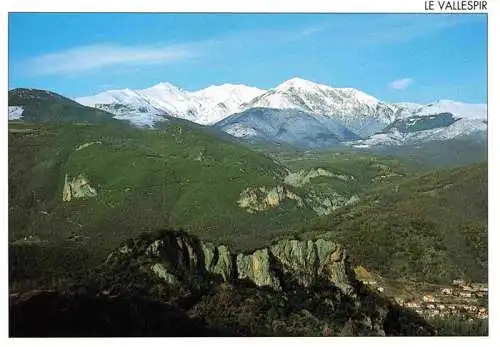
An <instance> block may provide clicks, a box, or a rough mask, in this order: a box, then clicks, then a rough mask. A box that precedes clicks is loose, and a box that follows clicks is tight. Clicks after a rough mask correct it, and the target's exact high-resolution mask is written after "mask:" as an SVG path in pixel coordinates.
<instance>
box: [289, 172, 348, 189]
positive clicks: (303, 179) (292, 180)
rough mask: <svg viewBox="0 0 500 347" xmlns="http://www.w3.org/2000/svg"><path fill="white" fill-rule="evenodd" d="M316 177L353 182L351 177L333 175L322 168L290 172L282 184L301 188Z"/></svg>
mask: <svg viewBox="0 0 500 347" xmlns="http://www.w3.org/2000/svg"><path fill="white" fill-rule="evenodd" d="M316 177H332V178H336V179H339V180H342V181H354V180H355V178H354V177H353V176H350V175H349V176H348V175H345V174H342V173H334V172H331V171H328V170H325V169H322V168H316V169H310V170H299V171H296V172H290V173H289V174H288V175H287V176H285V179H284V182H285V183H286V184H289V185H291V186H294V187H302V186H304V185H306V184H308V183H309V182H310V181H311V180H312V179H313V178H316Z"/></svg>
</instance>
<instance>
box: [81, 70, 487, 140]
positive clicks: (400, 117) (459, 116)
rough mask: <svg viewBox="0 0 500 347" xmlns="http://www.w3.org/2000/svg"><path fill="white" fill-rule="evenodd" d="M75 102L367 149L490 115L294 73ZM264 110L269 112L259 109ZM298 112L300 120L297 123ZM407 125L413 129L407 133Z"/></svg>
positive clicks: (152, 118) (122, 114) (446, 132)
mask: <svg viewBox="0 0 500 347" xmlns="http://www.w3.org/2000/svg"><path fill="white" fill-rule="evenodd" d="M75 100H76V101H77V102H79V103H81V104H84V105H87V106H92V107H97V108H100V109H103V110H105V111H108V112H111V113H113V114H115V118H118V119H128V120H130V121H131V122H132V123H134V124H136V125H138V126H153V125H154V124H155V123H156V122H161V121H164V120H165V119H166V118H167V117H166V116H170V117H177V118H183V119H187V120H190V121H192V122H195V123H199V124H203V125H215V126H219V127H220V128H222V129H223V130H224V131H226V132H228V133H229V134H231V135H233V136H236V137H244V138H248V137H265V138H272V139H273V140H276V139H275V137H280V138H281V140H283V139H285V138H286V141H291V142H294V141H295V142H300V143H304V141H303V139H302V140H301V139H299V137H300V136H302V137H305V138H307V141H309V142H310V143H314V145H315V146H316V142H318V141H317V140H318V136H320V137H321V136H324V137H325V136H326V138H329V140H328V141H324V143H325V144H326V143H333V142H336V141H337V140H340V141H354V140H356V141H355V142H352V143H351V142H349V144H352V145H356V146H365V147H369V146H380V145H396V144H401V143H407V142H409V141H410V142H411V141H425V140H426V139H431V138H443V139H447V138H453V137H455V136H460V134H469V135H470V134H476V133H478V132H480V131H483V130H481V129H483V128H484V127H485V126H486V124H484V123H482V122H481V121H485V120H486V118H487V107H486V105H484V104H466V103H461V102H457V101H451V100H438V101H436V102H434V103H430V104H427V105H421V104H417V103H410V102H401V103H386V102H383V101H381V100H379V99H377V98H375V97H373V96H371V95H368V94H366V93H364V92H362V91H360V90H357V89H355V88H333V87H330V86H328V85H325V84H319V83H314V82H311V81H308V80H304V79H301V78H297V77H295V78H292V79H289V80H287V81H285V82H283V83H281V84H279V85H278V86H276V87H275V88H271V89H269V90H262V89H259V88H254V87H250V86H247V85H243V84H222V85H212V86H209V87H207V88H205V89H202V90H199V91H194V92H188V91H185V90H182V89H181V88H178V87H176V86H174V85H172V84H170V83H159V84H157V85H154V86H152V87H150V88H146V89H141V90H131V89H123V90H110V91H107V92H103V93H100V94H97V95H95V96H90V97H82V98H77V99H75ZM262 109H268V110H269V112H267V113H265V114H264V113H262V112H263V111H262ZM251 110H261V111H259V112H261V114H262V115H261V116H260V118H259V117H256V116H255V115H256V114H257V113H258V112H257V113H256V112H253V113H252V112H250V113H245V117H239V118H238V119H237V120H235V119H234V118H231V116H232V115H241V114H242V113H244V112H245V111H251ZM277 110H279V111H282V112H277ZM287 113H290V115H287ZM443 114H448V116H447V117H448V118H447V119H448V120H447V121H446V122H444V123H443V122H441V123H439V122H438V120H439V119H445V118H446V117H445V116H444V115H443ZM292 115H293V116H292ZM450 115H451V116H450ZM270 117H278V118H279V119H276V120H275V121H273V122H272V124H273V125H272V126H271V128H272V129H271V128H268V126H269V124H270V123H269V122H270V121H271V119H270ZM299 117H304V119H303V120H302V121H301V120H300V119H299ZM450 117H451V120H450ZM426 118H427V119H426ZM434 118H438V119H434ZM228 119H231V122H232V123H231V124H229V123H223V124H221V121H224V120H228ZM286 120H291V121H293V126H292V125H290V124H285V123H284V121H286ZM458 120H460V122H459V123H458V122H457V121H458ZM465 120H474V121H479V123H478V122H472V123H471V122H465ZM259 122H264V123H262V124H259ZM266 122H267V123H266ZM455 122H457V124H455ZM250 123H251V124H250ZM391 126H395V127H396V128H395V129H392V128H391ZM308 127H309V128H308ZM265 129H266V130H265ZM279 129H281V131H284V130H283V129H286V132H287V135H286V136H284V135H282V134H281V133H280V134H278V132H277V131H279ZM405 129H407V130H408V129H413V130H411V133H407V131H405ZM471 129H472V130H471ZM264 130H265V131H264ZM396 130H397V131H396ZM308 131H309V133H308ZM264 133H265V134H264ZM360 138H361V140H359V139H360ZM314 139H316V140H314Z"/></svg>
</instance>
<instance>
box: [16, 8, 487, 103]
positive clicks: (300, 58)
mask: <svg viewBox="0 0 500 347" xmlns="http://www.w3.org/2000/svg"><path fill="white" fill-rule="evenodd" d="M486 59H487V23H486V15H444V14H439V15H427V14H95V13H94V14H93V13H89V14H84V13H81V14H48V13H41V14H37V13H32V14H21V13H16V14H10V15H9V89H11V88H17V87H31V88H41V89H49V90H52V91H55V92H58V93H61V94H63V95H66V96H69V97H77V96H84V95H91V94H95V93H98V92H101V91H104V90H108V89H121V88H132V89H139V88H146V87H149V86H151V85H154V84H156V83H159V82H170V83H172V84H174V85H176V86H178V87H181V88H183V89H186V90H197V89H201V88H204V87H207V86H209V85H212V84H222V83H244V84H248V85H252V86H256V87H260V88H271V87H274V86H276V85H278V84H279V83H281V82H283V81H284V80H287V79H289V78H292V77H301V78H304V79H308V80H311V81H314V82H318V83H325V84H328V85H331V86H334V87H354V88H357V89H360V90H363V91H364V92H366V93H368V94H371V95H373V96H375V97H377V98H379V99H382V100H386V101H393V102H395V101H414V102H420V103H426V102H431V101H434V100H436V99H453V100H459V101H464V102H472V103H485V102H486V76H487V64H486V63H487V61H486Z"/></svg>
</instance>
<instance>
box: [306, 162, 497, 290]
mask: <svg viewBox="0 0 500 347" xmlns="http://www.w3.org/2000/svg"><path fill="white" fill-rule="evenodd" d="M487 191H488V184H487V165H486V164H484V163H483V164H475V165H471V166H467V167H461V168H456V169H451V170H444V171H436V172H433V173H430V174H426V175H423V176H420V177H417V178H409V179H406V180H405V181H403V182H401V183H400V184H397V185H394V186H393V187H392V188H391V189H383V190H379V191H374V192H373V193H371V194H370V195H369V196H368V197H366V198H365V199H363V200H362V201H361V202H360V203H359V204H356V205H352V206H348V207H346V208H344V209H342V210H339V211H338V213H336V214H333V215H331V216H328V217H326V218H325V219H324V220H323V222H322V224H321V226H319V227H318V228H317V231H316V233H320V234H321V233H324V234H326V235H330V237H335V239H336V240H340V242H341V243H343V244H344V245H345V246H346V247H347V248H348V249H349V250H350V253H351V254H352V255H353V256H354V259H355V261H356V262H357V263H360V264H363V266H365V267H368V268H369V269H372V270H375V271H378V272H379V273H381V274H382V275H383V276H386V277H388V278H392V279H410V280H419V281H422V280H425V281H429V282H435V283H446V282H449V281H451V280H452V279H455V278H466V279H470V280H475V281H485V280H486V279H487V255H488V249H487V247H488V242H487V241H488V232H487V220H488V218H487V217H488V214H487V213H488V205H487V203H488V200H487V199H488V194H487ZM321 230H322V231H321ZM325 230H329V231H328V232H325Z"/></svg>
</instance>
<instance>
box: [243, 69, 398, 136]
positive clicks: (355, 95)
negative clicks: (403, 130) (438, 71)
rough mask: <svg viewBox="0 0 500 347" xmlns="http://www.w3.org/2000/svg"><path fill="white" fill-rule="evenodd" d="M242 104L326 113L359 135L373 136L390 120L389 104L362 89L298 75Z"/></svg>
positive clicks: (251, 106) (392, 114)
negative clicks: (342, 86) (303, 77)
mask: <svg viewBox="0 0 500 347" xmlns="http://www.w3.org/2000/svg"><path fill="white" fill-rule="evenodd" d="M244 106H245V108H246V109H249V108H254V107H267V108H274V109H296V110H301V111H303V112H308V113H313V114H316V115H322V116H328V117H331V118H334V119H335V120H336V121H338V122H340V123H341V124H342V125H343V126H345V127H346V128H348V129H349V130H350V131H352V132H354V133H356V134H358V135H360V136H362V137H366V136H370V135H373V134H374V133H375V132H377V131H379V130H381V129H382V128H384V127H385V126H386V125H388V124H390V123H391V122H392V121H393V120H394V110H393V108H392V107H391V106H390V105H387V104H385V103H383V102H381V101H380V100H378V99H376V98H375V97H372V96H370V95H368V94H366V93H364V92H362V91H359V90H357V89H354V88H332V87H330V86H327V85H323V84H316V83H313V82H310V81H306V80H303V79H300V78H292V79H290V80H288V81H285V82H283V83H282V84H280V85H279V86H277V87H276V88H274V89H270V90H268V91H267V92H265V93H264V94H262V95H260V96H258V97H257V98H255V99H253V100H252V101H250V102H249V103H248V104H246V105H244Z"/></svg>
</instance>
